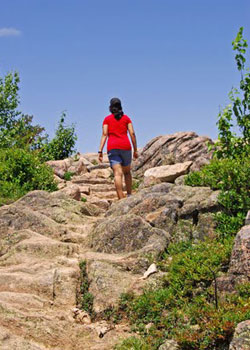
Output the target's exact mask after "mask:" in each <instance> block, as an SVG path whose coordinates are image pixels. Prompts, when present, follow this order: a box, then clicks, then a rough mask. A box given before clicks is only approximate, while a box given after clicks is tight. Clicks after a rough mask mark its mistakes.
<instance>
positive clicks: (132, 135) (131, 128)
mask: <svg viewBox="0 0 250 350" xmlns="http://www.w3.org/2000/svg"><path fill="white" fill-rule="evenodd" d="M128 132H129V135H130V138H131V141H132V144H133V148H134V158H135V159H136V158H138V152H137V142H136V136H135V131H134V128H133V124H132V123H129V124H128Z"/></svg>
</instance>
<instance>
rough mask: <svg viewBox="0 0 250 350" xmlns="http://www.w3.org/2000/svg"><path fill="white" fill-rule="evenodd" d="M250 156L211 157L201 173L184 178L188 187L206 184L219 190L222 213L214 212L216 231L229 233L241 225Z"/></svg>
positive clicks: (249, 190) (247, 203) (249, 194)
mask: <svg viewBox="0 0 250 350" xmlns="http://www.w3.org/2000/svg"><path fill="white" fill-rule="evenodd" d="M249 179H250V158H249V157H242V158H235V159H230V158H228V159H213V160H212V161H211V163H210V164H208V165H205V166H204V167H203V168H202V170H201V171H200V172H194V173H191V174H189V175H188V176H187V177H186V180H185V183H186V185H190V186H209V187H211V188H212V189H213V190H221V193H220V195H219V198H218V200H219V203H220V204H221V205H222V207H223V209H224V210H223V212H222V213H219V214H217V216H216V218H217V223H218V230H219V231H220V232H221V233H222V234H223V235H224V234H232V233H235V232H237V230H238V229H239V228H240V227H241V226H242V225H243V223H244V219H245V216H246V213H247V211H248V210H249V208H250V181H249Z"/></svg>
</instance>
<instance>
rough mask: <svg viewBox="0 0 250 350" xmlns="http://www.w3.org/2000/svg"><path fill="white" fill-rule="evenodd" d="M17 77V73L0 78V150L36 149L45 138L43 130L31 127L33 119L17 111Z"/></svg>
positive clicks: (39, 127)
mask: <svg viewBox="0 0 250 350" xmlns="http://www.w3.org/2000/svg"><path fill="white" fill-rule="evenodd" d="M19 82H20V79H19V75H18V73H17V72H14V73H8V74H7V75H6V76H5V77H4V78H1V77H0V148H11V147H17V148H28V149H31V150H33V149H37V148H40V147H41V144H42V143H43V142H44V140H45V139H46V138H47V136H46V135H45V136H43V135H42V133H43V132H44V128H42V127H41V126H40V125H33V124H32V121H33V117H32V116H28V115H23V114H22V113H21V112H20V111H18V105H19V102H20V101H19V95H18V91H19Z"/></svg>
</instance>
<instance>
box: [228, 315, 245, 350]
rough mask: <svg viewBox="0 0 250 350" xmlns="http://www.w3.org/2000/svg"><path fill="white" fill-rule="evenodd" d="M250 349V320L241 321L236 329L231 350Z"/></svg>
mask: <svg viewBox="0 0 250 350" xmlns="http://www.w3.org/2000/svg"><path fill="white" fill-rule="evenodd" d="M249 349H250V320H247V321H243V322H241V323H239V324H238V325H237V327H236V329H235V332H234V336H233V340H232V342H231V343H230V346H229V350H249Z"/></svg>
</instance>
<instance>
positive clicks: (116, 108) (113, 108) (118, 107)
mask: <svg viewBox="0 0 250 350" xmlns="http://www.w3.org/2000/svg"><path fill="white" fill-rule="evenodd" d="M109 110H110V112H111V113H112V114H114V117H115V119H116V120H119V119H121V117H122V116H123V114H124V113H123V110H122V103H121V100H120V99H119V98H117V97H113V98H112V99H111V100H110V106H109Z"/></svg>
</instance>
